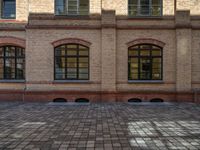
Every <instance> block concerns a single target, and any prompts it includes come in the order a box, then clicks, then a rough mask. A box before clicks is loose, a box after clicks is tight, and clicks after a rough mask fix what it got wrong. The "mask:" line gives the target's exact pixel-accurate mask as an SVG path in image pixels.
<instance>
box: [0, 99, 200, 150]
mask: <svg viewBox="0 0 200 150" xmlns="http://www.w3.org/2000/svg"><path fill="white" fill-rule="evenodd" d="M0 149H2V150H3V149H5V150H13V149H15V150H21V149H23V150H94V149H95V150H129V149H130V150H131V149H134V150H167V149H170V150H176V149H179V150H187V149H190V150H198V149H200V105H197V104H190V103H184V104H169V103H163V104H149V103H144V104H143V103H142V104H128V103H103V104H101V103H99V104H98V103H92V104H88V105H85V104H82V105H81V104H80V105H73V104H69V105H65V104H58V105H54V104H49V103H48V104H47V103H17V102H16V103H6V102H1V103H0Z"/></svg>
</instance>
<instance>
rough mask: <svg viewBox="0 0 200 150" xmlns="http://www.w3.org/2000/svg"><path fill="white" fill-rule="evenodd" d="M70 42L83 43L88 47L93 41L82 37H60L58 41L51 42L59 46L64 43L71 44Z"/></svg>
mask: <svg viewBox="0 0 200 150" xmlns="http://www.w3.org/2000/svg"><path fill="white" fill-rule="evenodd" d="M70 43H74V44H81V45H84V46H87V47H90V45H91V43H90V42H88V41H85V40H82V39H78V38H65V39H60V40H58V41H54V42H52V43H51V44H52V45H53V46H54V47H57V46H59V45H63V44H70Z"/></svg>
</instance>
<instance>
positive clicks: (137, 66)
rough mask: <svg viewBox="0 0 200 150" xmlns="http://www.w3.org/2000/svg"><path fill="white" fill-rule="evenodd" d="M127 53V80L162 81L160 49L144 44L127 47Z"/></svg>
mask: <svg viewBox="0 0 200 150" xmlns="http://www.w3.org/2000/svg"><path fill="white" fill-rule="evenodd" d="M128 51H129V52H128V54H129V55H128V79H129V80H162V49H161V48H160V47H157V46H154V45H147V44H144V45H137V46H132V47H129V50H128ZM136 51H137V52H136Z"/></svg>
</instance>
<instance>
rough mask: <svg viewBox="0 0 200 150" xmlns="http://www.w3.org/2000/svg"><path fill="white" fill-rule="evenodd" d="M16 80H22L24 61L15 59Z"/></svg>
mask: <svg viewBox="0 0 200 150" xmlns="http://www.w3.org/2000/svg"><path fill="white" fill-rule="evenodd" d="M16 67H17V68H16V71H17V72H16V78H17V79H24V70H25V59H17V65H16Z"/></svg>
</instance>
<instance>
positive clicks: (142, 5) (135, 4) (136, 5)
mask: <svg viewBox="0 0 200 150" xmlns="http://www.w3.org/2000/svg"><path fill="white" fill-rule="evenodd" d="M128 14H129V16H135V17H137V16H153V17H154V16H161V15H162V0H129V1H128Z"/></svg>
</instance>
